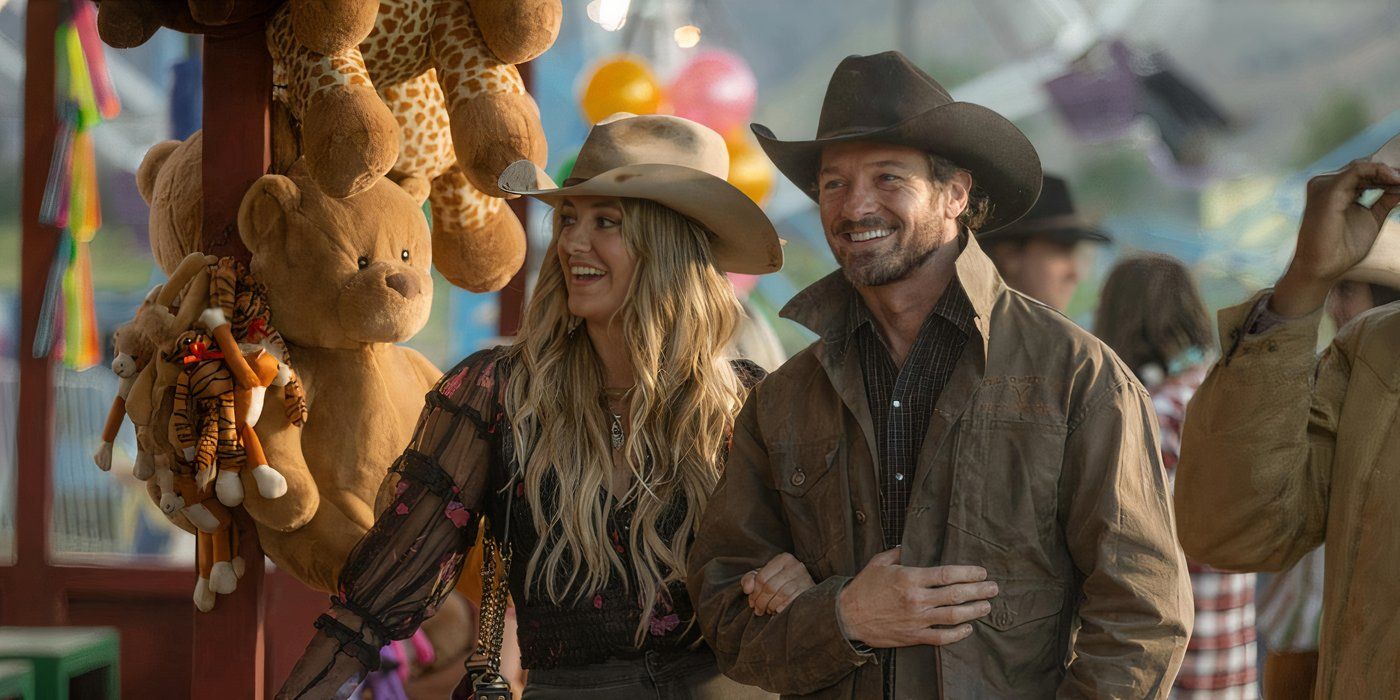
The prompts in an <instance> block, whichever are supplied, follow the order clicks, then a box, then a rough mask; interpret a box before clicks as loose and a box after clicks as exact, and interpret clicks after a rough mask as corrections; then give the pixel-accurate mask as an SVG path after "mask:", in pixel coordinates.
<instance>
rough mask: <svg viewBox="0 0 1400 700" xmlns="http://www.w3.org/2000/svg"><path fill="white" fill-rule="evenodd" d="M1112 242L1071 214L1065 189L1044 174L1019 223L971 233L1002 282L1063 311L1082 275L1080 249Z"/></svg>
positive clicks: (1061, 182)
mask: <svg viewBox="0 0 1400 700" xmlns="http://www.w3.org/2000/svg"><path fill="white" fill-rule="evenodd" d="M1112 242H1113V239H1112V238H1110V237H1109V236H1108V234H1107V233H1104V231H1103V230H1102V229H1100V228H1098V227H1097V226H1095V225H1094V224H1092V223H1090V222H1088V221H1085V220H1084V219H1083V218H1081V217H1080V216H1079V215H1078V214H1076V213H1075V211H1074V202H1073V200H1071V199H1070V196H1069V185H1068V184H1067V183H1065V181H1064V180H1063V179H1061V178H1058V177H1056V176H1054V175H1046V176H1045V182H1044V184H1043V185H1042V186H1041V189H1040V199H1037V200H1036V202H1035V206H1034V207H1031V210H1030V213H1028V214H1026V215H1025V216H1024V217H1023V218H1022V219H1021V220H1020V221H1017V222H1016V223H1013V224H1011V225H1009V226H1005V227H1003V228H1000V229H997V230H995V231H982V232H979V233H978V234H977V243H978V244H979V245H981V246H982V248H983V249H984V250H986V251H987V256H988V257H990V258H991V259H992V262H993V263H995V264H996V266H997V272H999V273H1000V274H1001V277H1002V279H1004V280H1006V283H1007V284H1008V285H1010V286H1011V288H1012V289H1015V290H1016V291H1018V292H1021V293H1022V294H1025V295H1026V296H1028V297H1030V298H1032V299H1035V300H1037V301H1039V302H1041V303H1043V304H1046V305H1048V306H1051V307H1053V308H1056V309H1059V310H1060V311H1064V310H1065V309H1068V308H1069V301H1070V299H1072V298H1073V297H1074V290H1075V289H1077V288H1078V287H1079V279H1080V278H1081V277H1083V274H1084V270H1083V267H1084V255H1083V254H1082V253H1083V250H1084V246H1085V245H1089V244H1097V245H1101V244H1105V243H1112Z"/></svg>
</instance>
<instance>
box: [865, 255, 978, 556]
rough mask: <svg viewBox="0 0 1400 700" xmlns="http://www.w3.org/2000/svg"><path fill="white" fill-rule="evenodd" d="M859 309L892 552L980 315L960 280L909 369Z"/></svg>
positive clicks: (924, 332)
mask: <svg viewBox="0 0 1400 700" xmlns="http://www.w3.org/2000/svg"><path fill="white" fill-rule="evenodd" d="M854 309H855V314H856V323H855V328H856V348H857V351H858V352H859V353H860V368H861V372H862V374H863V375H864V377H865V400H866V402H867V403H868V404H869V405H870V418H871V421H872V422H873V423H874V427H875V441H876V446H875V447H876V454H877V455H878V456H879V459H880V526H881V528H882V529H883V530H884V533H885V547H886V548H889V547H893V546H895V545H897V544H899V543H900V540H902V539H903V537H904V517H905V511H906V510H907V509H908V507H909V495H910V487H911V484H912V483H913V481H914V468H915V465H916V464H917V463H918V459H919V449H920V448H921V447H923V444H924V434H925V433H926V432H928V425H929V420H930V419H932V417H933V407H934V405H936V404H937V403H938V397H939V395H940V394H942V393H943V387H944V386H945V385H946V384H947V383H948V377H949V376H950V375H952V373H953V365H954V364H956V363H957V361H958V356H959V355H961V354H962V351H963V346H964V345H966V344H967V339H968V338H969V337H970V336H971V335H972V333H973V332H974V331H975V328H974V327H973V325H972V319H973V317H974V316H975V313H974V312H973V310H972V302H970V301H968V298H967V294H966V293H965V292H964V291H963V288H962V285H961V284H958V281H957V280H956V279H954V280H952V281H951V282H949V283H948V287H947V289H945V290H944V291H943V296H941V297H939V299H938V303H937V304H936V305H934V307H933V312H932V313H930V314H929V315H928V318H927V319H925V320H924V325H923V326H922V327H921V328H920V329H919V336H918V338H916V339H915V340H914V345H913V347H911V348H910V349H909V355H908V356H907V357H905V358H904V366H903V367H895V365H894V360H893V359H892V358H891V357H890V352H889V348H887V347H886V346H885V342H884V340H883V339H882V338H881V337H880V331H879V329H878V328H877V327H876V324H875V318H874V317H873V316H872V315H871V314H870V310H869V309H867V308H866V307H865V304H864V303H863V302H860V303H857V304H855V306H854Z"/></svg>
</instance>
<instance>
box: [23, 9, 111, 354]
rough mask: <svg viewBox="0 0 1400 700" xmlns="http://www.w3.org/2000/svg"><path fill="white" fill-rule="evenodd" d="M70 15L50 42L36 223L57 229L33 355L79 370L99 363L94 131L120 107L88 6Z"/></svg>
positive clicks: (99, 210)
mask: <svg viewBox="0 0 1400 700" xmlns="http://www.w3.org/2000/svg"><path fill="white" fill-rule="evenodd" d="M68 10H69V16H68V19H67V21H65V22H64V23H63V24H61V25H59V28H58V31H57V32H56V33H55V35H54V48H55V54H56V55H55V57H54V58H55V68H56V74H57V79H56V85H55V96H56V98H57V101H58V106H57V113H58V123H57V124H56V125H55V135H54V150H53V157H52V158H51V159H50V160H49V176H48V179H47V183H46V185H45V190H44V200H43V204H42V206H41V208H40V212H39V220H40V222H41V223H43V224H45V225H48V226H53V227H55V228H58V229H60V232H59V235H60V236H61V239H60V240H59V244H58V246H57V248H56V250H55V253H54V261H53V265H52V266H51V267H50V270H49V279H48V282H47V284H46V285H45V287H44V304H43V309H42V311H41V312H40V324H39V332H38V334H37V335H36V336H35V338H34V348H33V353H34V356H35V357H44V356H47V355H48V354H49V353H50V352H53V353H57V355H58V356H59V357H60V358H61V359H62V360H63V363H64V364H65V365H67V366H69V367H72V368H74V369H78V370H83V369H87V368H89V367H92V366H93V365H95V364H97V363H98V361H100V359H101V358H102V344H101V341H100V340H99V334H98V329H97V312H96V307H95V305H94V302H93V288H92V260H91V256H90V253H89V244H90V243H91V242H92V239H93V237H94V236H96V235H97V231H98V229H100V228H102V205H101V200H100V197H99V193H98V183H97V155H96V150H95V149H94V148H93V142H92V129H93V127H95V126H97V125H98V124H100V123H101V122H102V121H103V120H106V119H112V118H114V117H116V116H117V115H118V114H120V113H121V103H120V102H119V101H118V100H117V92H116V89H115V88H114V87H113V86H112V78H111V75H110V74H108V72H107V61H106V58H105V57H104V56H103V53H102V42H101V40H100V39H99V38H98V36H97V12H96V10H95V9H94V8H93V5H92V2H91V1H90V0H72V2H71V3H70V4H69V6H68Z"/></svg>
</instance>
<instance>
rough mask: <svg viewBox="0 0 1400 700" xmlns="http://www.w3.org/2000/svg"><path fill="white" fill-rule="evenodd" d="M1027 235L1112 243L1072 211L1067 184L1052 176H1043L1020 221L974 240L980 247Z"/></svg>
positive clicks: (1098, 229) (982, 234)
mask: <svg viewBox="0 0 1400 700" xmlns="http://www.w3.org/2000/svg"><path fill="white" fill-rule="evenodd" d="M1027 238H1044V239H1048V240H1051V241H1055V242H1058V243H1065V244H1074V243H1078V242H1080V241H1090V242H1093V243H1112V242H1113V239H1112V238H1111V237H1110V236H1109V235H1108V233H1107V232H1106V231H1104V230H1103V229H1101V228H1099V227H1098V226H1097V225H1096V224H1094V223H1093V222H1091V221H1089V220H1087V219H1085V218H1084V217H1082V216H1080V215H1079V214H1076V213H1075V211H1074V200H1072V199H1070V196H1069V184H1068V183H1066V182H1065V181H1064V179H1063V178H1059V177H1056V176H1054V175H1046V176H1045V183H1044V184H1043V185H1042V186H1041V188H1040V198H1039V199H1037V200H1035V206H1033V207H1031V210H1030V212H1029V213H1027V214H1026V215H1025V216H1024V217H1023V218H1022V219H1021V220H1020V221H1017V222H1016V223H1014V224H1012V225H1010V226H1007V227H1005V228H1002V229H1000V230H998V231H995V232H987V233H978V234H977V242H978V243H981V244H982V246H983V247H986V246H988V245H990V244H992V243H1004V242H1007V241H1020V240H1025V239H1027Z"/></svg>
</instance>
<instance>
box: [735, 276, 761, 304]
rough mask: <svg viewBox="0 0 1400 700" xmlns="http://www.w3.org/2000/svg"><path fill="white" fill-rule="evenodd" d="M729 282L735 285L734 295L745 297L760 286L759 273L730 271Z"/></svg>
mask: <svg viewBox="0 0 1400 700" xmlns="http://www.w3.org/2000/svg"><path fill="white" fill-rule="evenodd" d="M729 282H730V284H733V285H734V295H735V296H737V297H739V298H740V299H743V298H745V297H747V296H748V295H749V292H751V291H753V288H754V287H756V286H758V275H745V274H743V273H739V272H731V273H729Z"/></svg>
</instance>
